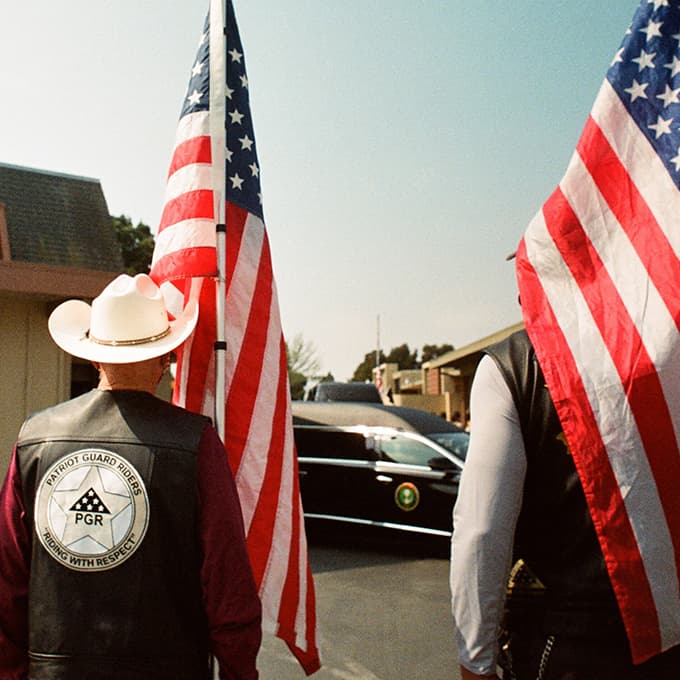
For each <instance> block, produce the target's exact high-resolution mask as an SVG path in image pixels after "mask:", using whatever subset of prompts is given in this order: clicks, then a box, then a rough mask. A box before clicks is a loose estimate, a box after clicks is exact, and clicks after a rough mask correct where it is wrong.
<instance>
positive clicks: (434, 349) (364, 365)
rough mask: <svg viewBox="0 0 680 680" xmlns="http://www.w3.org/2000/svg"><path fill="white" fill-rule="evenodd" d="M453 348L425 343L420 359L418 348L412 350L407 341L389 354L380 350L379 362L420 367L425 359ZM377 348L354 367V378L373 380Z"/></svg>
mask: <svg viewBox="0 0 680 680" xmlns="http://www.w3.org/2000/svg"><path fill="white" fill-rule="evenodd" d="M451 350H453V345H449V344H443V345H423V349H422V352H421V357H422V358H421V359H420V360H419V359H418V350H417V349H415V350H413V352H411V349H410V348H409V346H408V344H407V343H404V344H403V345H398V346H397V347H393V348H392V349H391V350H390V351H389V352H388V353H387V354H384V353H383V352H382V351H380V353H379V354H380V358H379V361H378V363H380V364H383V363H387V364H397V365H398V366H399V369H400V370H402V369H403V370H407V369H409V368H411V369H412V368H420V367H421V366H422V364H423V362H425V361H431V360H432V359H435V358H437V357H440V356H442V354H446V352H450V351H451ZM375 364H376V360H375V350H374V351H372V352H367V353H366V354H365V355H364V360H363V361H362V362H361V363H360V364H359V365H358V366H357V367H356V369H354V374H353V375H352V380H358V381H360V382H365V381H367V380H368V381H371V380H373V369H374V368H375Z"/></svg>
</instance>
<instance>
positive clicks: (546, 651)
mask: <svg viewBox="0 0 680 680" xmlns="http://www.w3.org/2000/svg"><path fill="white" fill-rule="evenodd" d="M554 644H555V636H554V635H548V639H547V640H546V641H545V647H544V648H543V654H541V663H540V664H539V666H538V675H537V676H536V680H543V676H544V675H545V669H546V667H547V666H548V659H549V658H550V652H552V648H553V645H554Z"/></svg>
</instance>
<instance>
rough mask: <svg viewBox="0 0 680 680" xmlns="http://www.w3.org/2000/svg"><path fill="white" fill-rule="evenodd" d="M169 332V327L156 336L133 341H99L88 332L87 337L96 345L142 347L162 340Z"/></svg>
mask: <svg viewBox="0 0 680 680" xmlns="http://www.w3.org/2000/svg"><path fill="white" fill-rule="evenodd" d="M170 330H171V328H170V326H168V327H167V328H166V329H165V330H164V331H163V332H162V333H158V334H157V335H150V336H149V337H148V338H138V339H135V340H100V339H99V338H95V337H94V335H92V333H90V331H88V332H87V337H88V338H89V339H90V340H92V342H94V343H96V344H97V345H109V346H110V347H118V346H124V345H144V344H146V343H147V342H155V341H156V340H160V339H161V338H164V337H165V336H166V335H168V334H169V333H170Z"/></svg>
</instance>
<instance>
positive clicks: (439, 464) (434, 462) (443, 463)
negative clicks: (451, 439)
mask: <svg viewBox="0 0 680 680" xmlns="http://www.w3.org/2000/svg"><path fill="white" fill-rule="evenodd" d="M427 464H428V465H429V466H430V467H431V468H432V469H433V470H441V471H442V472H453V471H454V470H458V466H457V465H456V464H455V463H454V462H453V461H452V460H449V459H448V458H445V457H444V456H434V458H430V460H428V461H427Z"/></svg>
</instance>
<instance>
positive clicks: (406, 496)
mask: <svg viewBox="0 0 680 680" xmlns="http://www.w3.org/2000/svg"><path fill="white" fill-rule="evenodd" d="M394 502H395V503H396V504H397V507H398V508H399V509H400V510H403V511H404V512H410V511H411V510H415V509H416V508H417V507H418V503H420V491H418V487H417V486H416V485H415V484H412V483H411V482H403V483H402V484H400V485H399V486H398V487H397V488H396V489H395V491H394Z"/></svg>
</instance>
